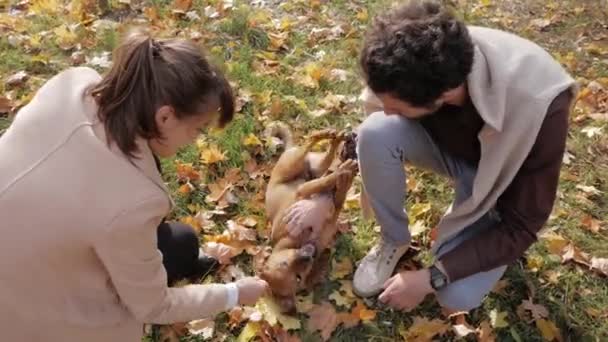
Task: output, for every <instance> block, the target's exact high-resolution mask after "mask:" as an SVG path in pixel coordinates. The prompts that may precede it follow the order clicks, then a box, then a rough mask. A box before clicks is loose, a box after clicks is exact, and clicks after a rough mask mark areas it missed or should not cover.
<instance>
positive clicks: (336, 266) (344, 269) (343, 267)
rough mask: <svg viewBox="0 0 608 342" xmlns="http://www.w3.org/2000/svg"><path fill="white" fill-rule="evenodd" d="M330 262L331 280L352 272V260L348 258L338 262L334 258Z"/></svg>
mask: <svg viewBox="0 0 608 342" xmlns="http://www.w3.org/2000/svg"><path fill="white" fill-rule="evenodd" d="M331 263H332V267H331V274H330V276H329V278H330V279H331V280H338V279H342V278H344V277H346V276H347V275H349V274H351V273H352V272H353V262H352V261H351V260H350V259H349V258H343V259H342V260H341V261H340V262H336V260H335V259H334V260H332V262H331Z"/></svg>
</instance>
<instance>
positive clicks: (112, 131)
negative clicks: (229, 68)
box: [90, 31, 234, 157]
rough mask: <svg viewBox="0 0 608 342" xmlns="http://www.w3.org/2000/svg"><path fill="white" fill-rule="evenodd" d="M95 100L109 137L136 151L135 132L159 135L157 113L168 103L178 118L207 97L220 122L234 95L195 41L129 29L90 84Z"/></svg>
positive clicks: (227, 115) (192, 111)
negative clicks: (103, 71)
mask: <svg viewBox="0 0 608 342" xmlns="http://www.w3.org/2000/svg"><path fill="white" fill-rule="evenodd" d="M90 92H91V94H92V95H93V96H94V97H95V99H96V101H97V104H98V105H99V112H98V117H99V119H100V120H101V121H102V122H103V123H104V126H105V130H106V134H107V136H108V143H109V142H110V141H112V142H114V143H116V145H117V146H118V147H119V148H120V150H121V151H122V152H123V153H124V154H126V155H128V156H130V157H134V153H135V152H137V145H136V143H135V140H136V138H137V137H138V136H140V137H143V138H146V139H151V138H157V137H160V136H161V134H160V132H159V130H158V127H157V125H156V120H155V114H156V111H157V110H158V108H160V107H161V106H165V105H168V106H172V107H173V108H174V109H175V115H176V116H177V117H178V118H184V117H188V116H193V115H197V114H200V110H201V108H204V105H205V103H207V102H206V101H210V100H213V101H211V103H213V102H215V99H213V97H214V96H217V98H218V99H219V103H220V108H218V109H219V110H220V116H219V122H218V123H219V125H220V126H221V127H223V126H225V125H226V124H227V123H229V122H230V121H231V120H232V117H233V115H234V96H233V93H232V89H231V87H230V84H229V83H228V81H227V80H226V78H225V77H224V75H223V74H222V73H221V72H220V71H219V70H218V69H217V68H215V67H214V66H212V65H210V64H209V63H208V62H207V60H206V58H205V56H204V54H203V52H202V51H201V49H200V48H199V47H197V46H196V45H195V43H193V42H191V41H188V40H182V39H159V40H156V39H153V38H152V37H150V36H149V35H147V34H145V33H143V32H141V31H132V32H131V33H130V34H128V35H127V36H126V38H125V39H124V41H123V42H122V43H121V45H120V46H119V47H118V48H117V49H116V50H115V51H114V54H113V65H112V68H111V69H110V71H109V72H108V73H107V74H106V75H105V76H104V77H103V79H102V81H101V82H100V83H99V84H97V85H96V86H94V87H93V88H92V89H91V91H90Z"/></svg>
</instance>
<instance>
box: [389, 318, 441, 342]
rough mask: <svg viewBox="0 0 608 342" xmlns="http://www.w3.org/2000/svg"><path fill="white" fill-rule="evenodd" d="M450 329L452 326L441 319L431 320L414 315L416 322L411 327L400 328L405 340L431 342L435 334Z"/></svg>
mask: <svg viewBox="0 0 608 342" xmlns="http://www.w3.org/2000/svg"><path fill="white" fill-rule="evenodd" d="M449 329H450V326H449V325H448V324H447V323H446V322H444V321H442V320H439V319H433V320H431V321H429V319H428V318H426V317H420V316H418V317H414V323H412V325H411V326H410V327H409V329H407V330H406V329H404V328H402V329H400V331H399V334H400V335H401V336H402V337H403V340H404V341H408V342H410V341H413V342H429V341H431V340H432V338H433V337H434V336H437V335H443V334H445V333H446V332H448V330H449Z"/></svg>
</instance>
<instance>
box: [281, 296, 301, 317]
mask: <svg viewBox="0 0 608 342" xmlns="http://www.w3.org/2000/svg"><path fill="white" fill-rule="evenodd" d="M277 301H278V302H279V307H280V308H281V313H283V314H287V315H296V314H297V312H298V311H297V308H296V299H295V298H294V297H293V296H285V297H278V298H277Z"/></svg>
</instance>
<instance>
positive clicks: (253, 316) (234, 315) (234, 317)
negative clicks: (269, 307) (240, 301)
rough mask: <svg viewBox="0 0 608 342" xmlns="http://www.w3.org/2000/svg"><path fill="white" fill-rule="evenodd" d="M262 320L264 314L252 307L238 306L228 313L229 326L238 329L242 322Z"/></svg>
mask: <svg viewBox="0 0 608 342" xmlns="http://www.w3.org/2000/svg"><path fill="white" fill-rule="evenodd" d="M261 320H262V313H261V312H260V311H259V310H258V309H256V308H254V307H251V306H237V307H235V308H233V309H232V310H230V312H228V324H229V325H230V326H231V327H233V328H234V327H236V326H238V325H240V324H241V323H242V322H245V321H250V322H259V321H261Z"/></svg>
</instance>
